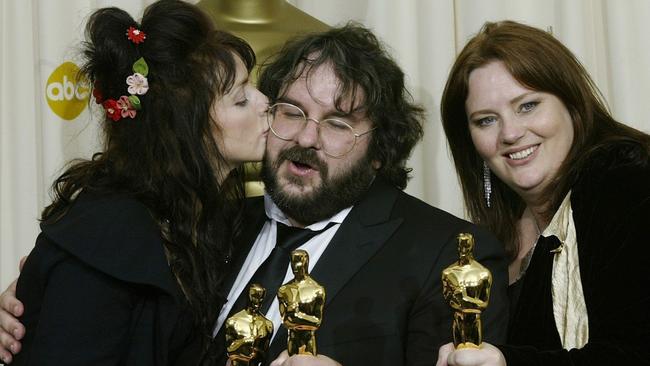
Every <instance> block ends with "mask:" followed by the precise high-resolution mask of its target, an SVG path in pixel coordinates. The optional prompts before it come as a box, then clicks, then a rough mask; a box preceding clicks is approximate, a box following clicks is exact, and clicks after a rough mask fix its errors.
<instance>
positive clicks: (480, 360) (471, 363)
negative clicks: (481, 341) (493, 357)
mask: <svg viewBox="0 0 650 366" xmlns="http://www.w3.org/2000/svg"><path fill="white" fill-rule="evenodd" d="M448 360H449V361H448V362H449V365H450V366H479V365H483V364H484V362H485V355H484V354H483V352H481V351H480V350H476V349H459V350H455V351H454V352H452V353H450V354H449V358H448Z"/></svg>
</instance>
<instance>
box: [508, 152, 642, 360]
mask: <svg viewBox="0 0 650 366" xmlns="http://www.w3.org/2000/svg"><path fill="white" fill-rule="evenodd" d="M571 207H572V209H573V220H574V223H575V227H576V235H577V243H578V256H579V261H580V276H581V280H582V288H583V292H584V297H585V303H586V306H587V313H588V318H589V341H588V343H587V344H586V345H585V346H584V347H583V348H581V349H572V350H564V349H562V345H561V343H560V336H559V334H558V331H557V329H556V326H555V321H554V318H553V303H552V297H551V269H552V257H551V255H550V254H548V250H544V249H549V248H545V245H539V244H538V246H537V247H536V249H535V253H534V254H533V259H532V260H531V266H530V267H529V268H528V271H527V274H526V277H525V278H524V282H523V284H522V286H523V287H522V289H521V295H520V297H519V301H518V303H517V306H516V307H515V308H514V309H511V311H512V312H513V313H512V318H511V323H510V327H509V328H510V329H509V335H508V342H509V344H508V345H503V346H498V347H499V349H501V351H502V352H503V354H504V355H505V358H506V361H507V363H508V366H518V365H554V366H562V365H584V366H587V365H589V366H597V365H635V366H637V365H649V364H650V292H649V291H648V288H649V287H648V286H649V284H650V239H649V236H648V231H649V230H650V166H649V164H648V158H647V153H645V152H644V151H642V149H641V148H638V147H634V146H629V145H619V146H617V147H615V148H611V149H607V150H605V151H603V152H602V153H599V154H598V155H597V156H595V157H594V159H593V161H592V162H591V163H590V164H589V166H588V168H587V169H586V170H585V171H584V172H583V174H581V178H580V179H579V180H578V182H577V183H576V184H575V186H574V187H573V188H572V193H571ZM542 242H543V241H542ZM533 265H535V266H536V268H533Z"/></svg>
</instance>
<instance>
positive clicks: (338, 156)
mask: <svg viewBox="0 0 650 366" xmlns="http://www.w3.org/2000/svg"><path fill="white" fill-rule="evenodd" d="M278 105H286V106H289V107H294V108H296V109H298V110H299V111H300V112H301V113H302V116H303V117H304V120H305V126H307V123H308V122H309V121H310V120H311V121H314V123H316V126H318V131H319V132H318V139H319V140H320V138H321V134H320V124H321V121H319V120H317V119H316V118H313V117H307V113H305V111H303V110H302V108H300V107H298V106H297V105H295V104H291V103H286V102H278V103H274V104H272V105H270V106H269V108H268V109H267V110H266V114H267V115H266V123H267V124H268V125H269V129H270V130H271V132H272V133H273V135H274V136H275V137H277V138H279V139H280V140H283V141H291V140H293V139H294V138H295V137H296V136H297V135H298V133H299V132H300V130H299V131H297V132H296V136H293V137H291V138H286V137H282V136H280V135H278V133H277V132H275V130H274V129H273V122H272V121H271V118H272V117H271V113H270V111H271V109H273V108H275V107H276V106H278ZM327 120H331V121H336V122H339V123H342V124H343V125H345V126H346V127H348V128H349V129H350V131H352V135H353V136H354V142H352V146H351V147H350V150H348V151H346V152H345V153H343V154H341V155H333V154H330V153H328V152H327V151H325V149H323V152H324V153H325V155H327V156H329V157H331V158H335V159H341V158H343V157H344V156H345V155H347V154H349V153H350V152H352V150H354V147H355V146H357V139H358V138H359V137H362V136H364V135H367V134H369V133H370V132H372V131H374V130H376V129H377V127H376V126H375V127H373V128H371V129H369V130H368V131H366V132H362V133H357V132H356V130H355V129H354V127H352V126H350V124H349V123H347V122H345V121H343V120H340V119H338V118H325V119H323V121H327ZM305 126H303V128H305ZM321 143H322V141H321Z"/></svg>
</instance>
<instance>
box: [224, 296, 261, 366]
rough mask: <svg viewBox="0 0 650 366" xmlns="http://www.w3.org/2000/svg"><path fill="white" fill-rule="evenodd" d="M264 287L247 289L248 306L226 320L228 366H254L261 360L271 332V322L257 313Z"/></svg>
mask: <svg viewBox="0 0 650 366" xmlns="http://www.w3.org/2000/svg"><path fill="white" fill-rule="evenodd" d="M265 293H266V290H265V289H264V287H262V286H260V285H258V284H252V285H251V286H250V287H249V289H248V306H246V308H245V309H244V310H242V311H240V312H238V313H236V314H235V315H233V316H231V317H230V318H228V319H227V320H226V324H225V327H226V352H227V353H228V359H229V360H230V362H231V364H232V366H257V365H259V364H260V362H262V360H264V357H266V354H267V352H268V350H269V344H270V342H271V336H272V335H273V322H272V321H270V320H268V319H267V318H265V317H264V315H262V314H260V306H261V304H262V300H264V295H265Z"/></svg>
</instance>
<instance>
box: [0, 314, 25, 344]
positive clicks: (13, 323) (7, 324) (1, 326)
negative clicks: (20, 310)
mask: <svg viewBox="0 0 650 366" xmlns="http://www.w3.org/2000/svg"><path fill="white" fill-rule="evenodd" d="M0 330H1V331H4V332H6V333H7V335H8V336H11V337H12V339H11V341H14V342H15V341H19V340H21V339H22V338H23V336H24V335H25V327H24V326H23V325H22V324H21V323H20V322H19V321H18V319H16V318H14V317H13V315H11V314H9V313H8V312H6V311H4V310H3V309H0Z"/></svg>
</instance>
